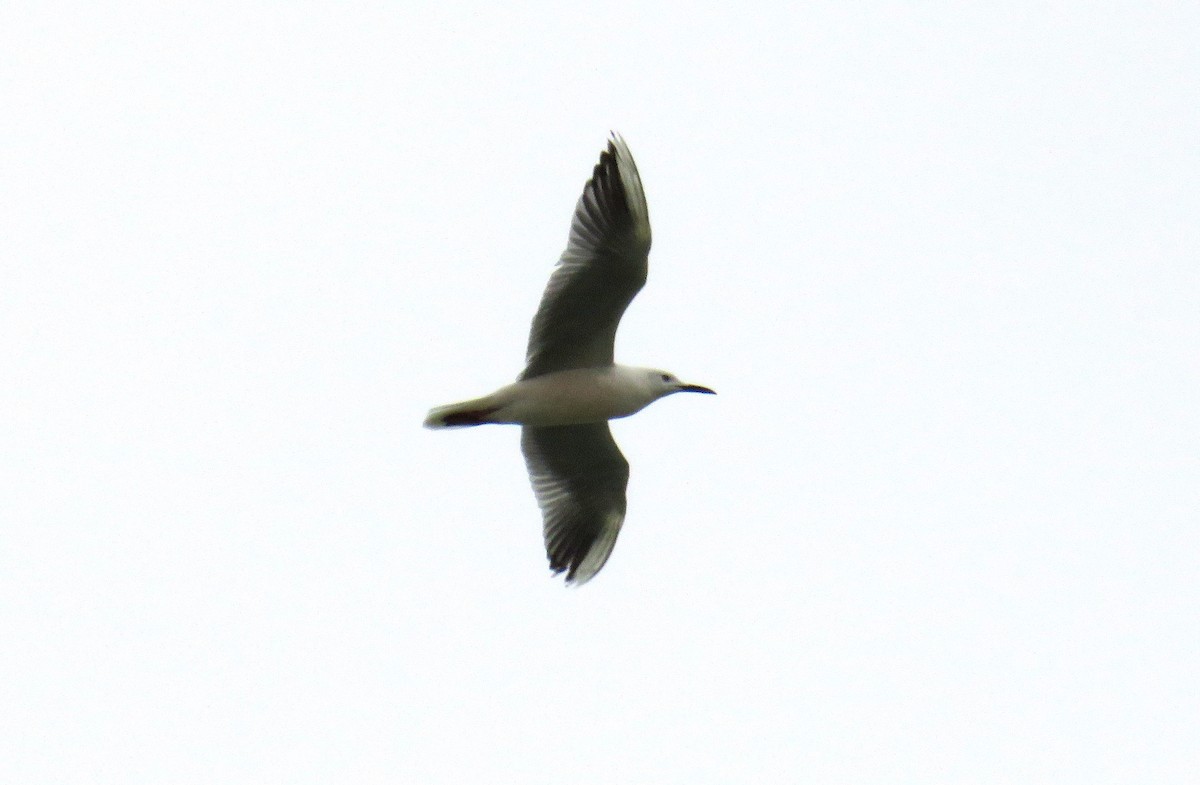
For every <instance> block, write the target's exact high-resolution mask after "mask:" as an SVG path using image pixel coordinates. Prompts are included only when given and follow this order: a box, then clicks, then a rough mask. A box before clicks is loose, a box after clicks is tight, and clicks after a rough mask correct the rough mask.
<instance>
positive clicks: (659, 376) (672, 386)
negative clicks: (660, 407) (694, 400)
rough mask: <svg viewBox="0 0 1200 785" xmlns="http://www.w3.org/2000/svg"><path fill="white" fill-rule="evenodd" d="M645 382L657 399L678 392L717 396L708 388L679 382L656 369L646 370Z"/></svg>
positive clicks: (670, 374) (668, 374) (677, 379)
mask: <svg viewBox="0 0 1200 785" xmlns="http://www.w3.org/2000/svg"><path fill="white" fill-rule="evenodd" d="M646 381H647V383H648V384H649V386H650V388H651V389H652V390H654V391H655V392H657V393H658V397H659V398H662V397H664V396H667V395H673V394H674V393H679V392H693V393H705V394H707V395H716V394H717V391H716V390H713V389H710V388H708V387H704V386H702V385H699V384H686V383H684V382H681V381H680V380H679V377H677V376H676V375H675V374H673V373H669V372H667V371H660V370H658V369H657V368H647V369H646Z"/></svg>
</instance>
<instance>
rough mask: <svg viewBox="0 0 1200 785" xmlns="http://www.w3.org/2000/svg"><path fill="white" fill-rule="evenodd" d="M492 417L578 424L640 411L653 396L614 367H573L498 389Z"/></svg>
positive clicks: (520, 421) (625, 415) (546, 424)
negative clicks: (496, 407) (498, 405)
mask: <svg viewBox="0 0 1200 785" xmlns="http://www.w3.org/2000/svg"><path fill="white" fill-rule="evenodd" d="M496 397H497V398H500V399H503V400H505V403H504V404H503V405H502V406H501V408H500V410H499V411H497V412H496V414H495V417H496V418H497V419H498V420H501V421H503V422H513V423H520V424H522V425H537V426H549V425H579V424H581V423H592V422H604V421H605V420H613V419H617V418H619V417H628V416H629V415H631V414H633V413H635V412H637V411H640V410H641V409H643V408H645V407H646V406H647V405H648V404H649V403H651V402H652V401H653V400H654V398H655V396H654V395H652V394H649V393H648V392H647V390H646V389H645V388H644V386H643V385H641V384H638V383H637V382H636V380H634V379H632V378H629V377H628V376H626V375H623V374H621V373H620V369H619V368H618V367H616V366H609V367H606V368H577V369H574V370H569V371H556V372H554V373H548V374H545V375H543V376H535V377H534V378H532V379H524V380H522V381H519V382H517V383H515V384H510V385H509V386H507V387H505V388H503V389H501V390H498V391H497V392H496Z"/></svg>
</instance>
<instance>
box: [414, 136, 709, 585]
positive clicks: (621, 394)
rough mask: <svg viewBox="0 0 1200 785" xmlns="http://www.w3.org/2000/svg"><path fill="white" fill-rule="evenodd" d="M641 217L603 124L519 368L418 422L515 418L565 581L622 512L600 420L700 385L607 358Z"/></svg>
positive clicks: (620, 469)
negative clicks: (509, 378)
mask: <svg viewBox="0 0 1200 785" xmlns="http://www.w3.org/2000/svg"><path fill="white" fill-rule="evenodd" d="M649 253H650V216H649V212H648V211H647V209H646V196H645V194H644V193H643V192H642V181H641V178H639V177H638V170H637V166H636V165H635V164H634V162H633V156H632V155H631V154H630V152H629V147H628V146H626V144H625V141H624V140H623V139H621V137H620V136H619V135H617V134H613V135H612V136H611V138H610V139H609V142H608V148H607V149H606V150H605V151H604V152H602V153H601V154H600V162H599V163H597V164H596V167H595V169H594V170H593V172H592V178H591V179H590V180H589V181H588V182H587V185H585V186H584V188H583V194H582V195H581V196H580V197H579V201H578V203H577V204H576V205H575V215H574V218H573V220H572V221H571V233H570V235H569V238H568V240H567V249H566V250H565V251H564V252H563V254H562V257H561V258H560V259H559V261H558V265H557V267H556V268H555V270H554V272H553V274H552V275H551V276H550V282H549V283H548V284H547V285H546V291H545V293H544V294H543V295H542V302H541V305H540V306H539V307H538V311H537V314H536V315H535V316H534V317H533V325H532V328H531V329H530V332H529V347H528V350H527V351H526V355H525V370H524V371H522V372H521V375H520V376H519V377H517V381H516V382H514V383H513V384H509V385H506V386H504V387H501V388H500V389H499V390H496V392H494V393H492V394H491V395H485V396H484V397H482V398H475V399H473V400H469V401H463V402H461V403H453V404H449V405H447V406H438V407H436V408H434V409H431V410H430V412H429V415H428V416H427V417H426V418H425V427H426V428H455V427H466V426H474V425H484V424H489V423H513V424H518V425H520V426H521V451H522V452H523V453H524V455H525V464H526V467H527V468H528V469H529V479H530V482H531V483H532V484H533V492H534V495H535V496H536V497H537V502H538V506H539V507H540V508H541V511H542V522H543V524H542V531H543V535H544V537H545V541H546V555H547V557H548V558H549V560H550V569H551V570H552V571H553V572H554V574H555V575H557V574H559V573H562V572H564V571H565V572H566V573H567V578H566V581H567V583H568V584H571V583H574V584H583V583H586V582H587V581H588V580H590V579H591V578H593V577H594V576H595V575H596V573H597V572H599V571H600V568H601V567H603V566H604V563H605V562H606V561H607V560H608V557H609V554H611V553H612V549H613V546H614V545H615V544H616V541H617V534H618V533H619V532H620V531H621V524H622V523H623V522H624V521H625V488H626V485H627V484H628V482H629V462H628V461H626V460H625V456H623V455H622V454H621V450H620V449H619V448H618V447H617V443H616V442H615V441H613V437H612V432H611V431H610V430H609V427H608V421H609V420H613V419H617V418H620V417H628V416H629V415H631V414H634V413H636V412H639V411H641V410H642V409H644V408H645V407H647V406H649V405H650V404H651V403H653V402H654V401H657V400H658V399H659V398H663V397H665V396H668V395H671V394H673V393H678V392H693V393H709V394H713V392H714V391H713V390H710V389H709V388H708V387H702V386H701V385H698V384H685V383H683V382H681V381H680V380H679V379H678V378H676V377H675V376H674V375H673V374H671V373H668V372H666V371H661V370H658V369H655V368H634V367H631V366H626V365H617V364H615V363H614V362H613V340H614V338H615V337H616V334H617V325H618V324H619V323H620V321H621V316H622V314H624V313H625V308H626V307H627V306H628V305H629V303H630V301H631V300H633V298H634V295H636V294H637V293H638V292H639V291H640V290H641V288H642V286H643V285H644V284H645V283H646V270H647V263H646V262H647V257H648V256H649Z"/></svg>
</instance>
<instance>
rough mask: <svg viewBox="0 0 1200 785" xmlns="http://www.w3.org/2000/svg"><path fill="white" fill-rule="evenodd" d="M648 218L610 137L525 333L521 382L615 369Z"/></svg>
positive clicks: (627, 159)
mask: <svg viewBox="0 0 1200 785" xmlns="http://www.w3.org/2000/svg"><path fill="white" fill-rule="evenodd" d="M649 253H650V215H649V212H648V210H647V209H646V196H645V194H643V193H642V181H641V178H640V177H638V171H637V166H636V165H635V164H634V162H633V156H632V155H631V154H630V152H629V148H628V147H627V146H626V145H625V142H624V140H622V139H621V137H620V136H617V135H616V134H613V136H612V138H611V139H610V140H609V143H608V149H607V150H605V151H604V152H603V153H601V154H600V162H599V163H598V164H596V168H595V170H594V171H593V172H592V179H591V180H588V183H587V185H585V186H584V188H583V195H582V196H580V197H579V202H578V203H577V204H576V205H575V217H574V219H573V220H572V221H571V234H570V238H569V239H568V241H567V250H565V251H563V255H562V258H561V259H559V261H558V266H557V267H556V268H555V270H554V273H553V274H552V275H551V276H550V282H549V283H548V284H547V285H546V291H545V293H544V294H543V295H542V303H541V305H540V306H539V307H538V312H537V315H536V316H534V318H533V326H532V328H531V329H530V331H529V348H528V350H527V351H526V354H525V370H524V371H523V372H522V373H521V376H520V378H522V379H529V378H532V377H534V376H541V375H542V374H546V373H551V372H553V371H565V370H568V369H571V368H594V367H597V366H603V365H609V364H611V363H612V361H613V340H614V338H615V337H616V334H617V325H618V324H619V323H620V321H621V315H622V314H624V313H625V308H626V307H627V306H628V305H629V302H630V301H631V300H632V299H633V298H634V295H636V294H637V293H638V291H640V290H641V288H642V286H643V285H644V284H645V283H646V267H647V265H646V258H647V256H648V255H649Z"/></svg>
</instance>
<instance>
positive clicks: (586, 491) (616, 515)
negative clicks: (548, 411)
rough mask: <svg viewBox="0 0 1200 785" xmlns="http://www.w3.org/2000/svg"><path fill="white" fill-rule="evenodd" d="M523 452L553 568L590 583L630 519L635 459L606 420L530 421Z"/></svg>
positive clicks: (573, 579)
mask: <svg viewBox="0 0 1200 785" xmlns="http://www.w3.org/2000/svg"><path fill="white" fill-rule="evenodd" d="M521 451H522V452H523V453H524V454H525V465H526V466H527V467H528V468H529V480H530V482H531V483H532V484H533V492H534V495H536V496H537V501H538V506H539V507H541V508H542V532H543V534H544V535H545V538H546V556H547V557H549V559H550V569H552V570H553V571H554V572H555V574H558V573H560V572H562V571H563V570H567V583H581V584H582V583H585V582H587V581H588V580H590V579H591V578H592V576H594V575H595V574H596V573H597V572H599V571H600V568H601V567H603V566H604V562H606V561H607V560H608V555H609V554H610V553H612V549H613V546H614V545H616V542H617V534H618V533H619V532H620V531H621V524H622V523H623V522H624V521H625V486H626V485H627V484H628V482H629V462H628V461H626V460H625V456H623V455H622V454H621V451H620V449H618V448H617V443H616V442H614V441H613V437H612V432H611V431H609V429H608V423H604V422H601V423H588V424H586V425H557V426H548V427H534V426H525V427H523V428H522V429H521Z"/></svg>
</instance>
